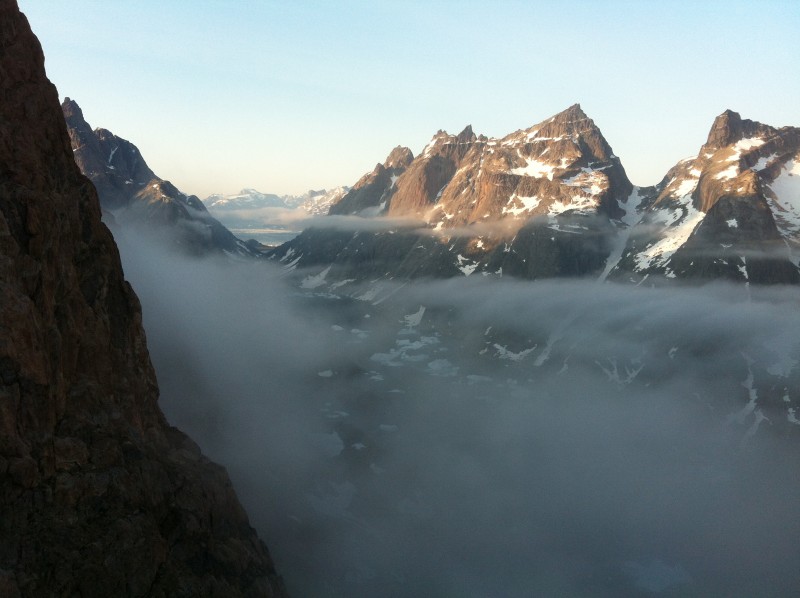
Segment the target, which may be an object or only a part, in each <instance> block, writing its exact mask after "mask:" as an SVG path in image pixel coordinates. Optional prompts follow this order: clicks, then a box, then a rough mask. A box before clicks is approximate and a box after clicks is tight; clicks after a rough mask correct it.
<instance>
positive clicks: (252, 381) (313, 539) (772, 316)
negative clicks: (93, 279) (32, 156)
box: [117, 233, 800, 597]
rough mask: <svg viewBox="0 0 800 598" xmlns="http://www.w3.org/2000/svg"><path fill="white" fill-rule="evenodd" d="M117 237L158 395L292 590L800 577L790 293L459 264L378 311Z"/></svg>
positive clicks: (668, 583) (586, 588)
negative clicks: (627, 282)
mask: <svg viewBox="0 0 800 598" xmlns="http://www.w3.org/2000/svg"><path fill="white" fill-rule="evenodd" d="M117 239H118V242H119V243H120V247H121V251H122V255H123V263H124V267H125V272H126V275H127V277H128V279H129V280H130V281H131V282H132V284H133V285H134V288H135V289H136V291H137V293H138V294H139V296H140V298H141V300H142V305H143V311H144V319H145V328H146V331H147V336H148V343H149V346H150V348H151V354H152V357H153V361H154V363H155V366H156V370H157V373H158V377H159V383H160V386H161V391H162V399H161V402H162V407H163V409H164V411H165V412H166V414H167V416H168V418H169V419H170V421H171V422H173V423H174V424H176V425H178V426H179V427H182V428H183V429H185V430H186V431H187V432H188V433H189V434H191V435H192V436H193V437H194V438H195V439H196V440H197V441H198V442H199V444H200V445H201V446H202V447H203V449H204V450H205V451H206V452H207V453H208V454H209V455H210V456H211V457H213V458H214V459H216V460H218V461H219V462H221V463H223V464H224V465H225V466H226V467H228V469H229V471H230V472H231V475H232V477H233V478H234V483H235V485H236V488H237V491H238V492H239V495H240V497H241V498H242V501H243V503H244V504H245V507H246V508H247V510H248V512H249V513H250V515H251V520H252V522H253V524H254V525H255V526H256V527H257V528H258V529H259V531H260V533H261V535H262V537H264V538H265V540H266V541H267V542H268V544H269V546H270V549H271V551H272V553H273V555H274V556H275V559H276V561H277V565H278V567H279V569H280V570H281V572H282V573H283V575H284V576H285V578H286V582H287V585H288V587H289V590H290V592H292V593H293V595H295V596H353V595H362V596H377V595H384V596H421V595H427V596H532V595H540V596H609V597H611V596H649V595H668V596H676V595H698V596H722V595H725V596H756V595H757V596H786V595H791V594H793V593H796V592H797V590H798V589H800V585H799V584H800V571H798V569H797V563H798V562H800V544H799V543H798V542H797V538H798V537H800V535H799V534H800V516H799V515H800V481H799V480H798V476H797V475H796V469H797V468H796V463H797V449H798V446H797V442H795V441H796V438H795V436H796V435H793V434H792V433H791V432H792V431H793V426H795V425H796V424H794V423H792V421H791V417H792V415H793V413H794V412H793V411H787V409H790V408H791V407H790V406H791V405H793V404H795V403H794V402H795V401H796V400H797V397H796V396H795V393H796V392H797V390H796V389H797V387H798V386H800V385H798V384H797V380H798V367H797V364H798V361H800V350H798V340H797V339H800V317H798V313H800V312H798V295H797V291H796V290H794V289H775V290H772V291H768V292H765V293H763V294H762V293H757V292H754V295H756V296H755V297H754V298H752V299H748V297H747V295H746V294H745V293H744V292H742V291H743V290H742V289H741V288H740V287H727V288H717V287H713V288H712V287H709V288H706V289H704V290H698V289H693V290H689V289H684V290H675V289H653V290H647V289H640V288H639V289H637V288H634V287H629V286H617V285H600V284H596V283H594V282H566V283H565V282H524V283H523V282H505V281H497V280H488V279H474V278H475V277H471V278H470V279H468V280H467V279H461V280H451V281H441V282H427V283H423V282H419V283H414V284H409V285H407V286H405V287H404V288H402V289H401V290H399V291H398V292H395V293H393V294H391V295H390V297H389V298H388V299H387V300H385V301H383V302H382V303H380V304H379V305H374V304H373V303H370V302H367V301H355V300H351V299H347V298H334V297H331V296H321V295H313V294H301V293H300V292H299V291H298V290H296V288H295V287H293V286H291V285H290V284H288V282H287V280H286V279H285V278H284V275H283V273H282V272H281V271H280V270H279V269H275V268H273V267H272V266H270V265H263V264H260V265H253V264H231V263H230V262H224V263H223V262H215V261H193V260H186V259H183V258H179V257H176V256H174V255H170V254H167V253H164V252H162V251H161V250H160V249H158V246H157V245H156V244H153V243H150V242H142V240H141V238H136V237H133V236H132V235H130V234H127V235H125V234H122V233H117ZM762 295H763V296H762ZM753 393H755V399H754V398H753ZM759 414H760V415H759Z"/></svg>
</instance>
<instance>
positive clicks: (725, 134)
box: [706, 109, 752, 147]
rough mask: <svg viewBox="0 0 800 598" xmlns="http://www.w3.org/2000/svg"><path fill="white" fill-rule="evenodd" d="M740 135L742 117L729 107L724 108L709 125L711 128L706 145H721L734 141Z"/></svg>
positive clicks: (739, 137)
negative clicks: (727, 108)
mask: <svg viewBox="0 0 800 598" xmlns="http://www.w3.org/2000/svg"><path fill="white" fill-rule="evenodd" d="M748 122H752V121H748ZM741 137H742V117H741V116H740V115H739V113H738V112H734V111H733V110H730V109H729V110H725V112H723V113H722V114H720V115H719V116H718V117H717V118H715V119H714V124H713V125H711V130H710V131H709V132H708V140H707V141H706V146H708V147H723V146H726V145H730V144H731V143H735V142H736V141H738V140H739V139H741Z"/></svg>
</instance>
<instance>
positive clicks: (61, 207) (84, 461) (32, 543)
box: [0, 0, 283, 596]
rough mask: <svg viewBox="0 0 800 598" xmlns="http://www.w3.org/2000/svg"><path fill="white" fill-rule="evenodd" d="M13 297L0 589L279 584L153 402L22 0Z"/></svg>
mask: <svg viewBox="0 0 800 598" xmlns="http://www.w3.org/2000/svg"><path fill="white" fill-rule="evenodd" d="M0 296H1V297H2V303H0V430H1V431H2V439H0V458H1V459H2V463H4V464H5V465H4V466H3V467H2V468H0V469H2V474H1V475H0V502H2V504H3V505H4V510H3V517H2V518H0V594H3V595H19V594H22V595H95V596H119V595H128V596H146V595H150V596H167V595H169V596H176V595H185V596H189V595H212V594H213V595H230V596H235V595H245V594H247V595H263V596H278V595H282V594H283V586H282V583H281V581H280V578H278V576H277V575H276V573H275V569H274V567H273V565H272V562H271V560H270V557H269V554H268V552H267V550H266V548H265V546H264V545H263V544H262V543H261V542H260V540H258V538H257V536H256V534H255V532H254V531H253V530H252V528H250V526H249V524H248V521H247V518H246V516H245V514H244V513H243V511H242V508H241V506H240V505H239V503H238V501H237V500H236V497H235V495H234V494H233V491H232V489H231V484H230V480H229V479H228V477H227V475H226V473H225V471H224V470H223V469H222V468H220V467H218V466H215V465H213V464H212V463H210V462H209V461H208V460H207V459H205V458H204V457H202V456H199V455H198V456H197V457H196V459H194V460H192V459H187V458H185V456H184V453H183V452H182V451H185V450H186V447H187V441H186V437H185V436H184V435H183V434H182V433H180V432H179V431H177V430H175V429H173V428H171V427H170V426H169V425H168V424H167V423H166V421H165V420H164V417H163V415H162V414H161V411H160V410H159V408H158V404H157V399H158V388H157V385H156V380H155V375H154V372H153V368H152V366H151V364H150V359H149V356H148V353H147V348H146V344H145V337H144V331H143V330H142V325H141V311H140V308H139V303H138V300H137V298H136V296H135V295H134V293H133V291H132V290H131V288H130V286H129V285H128V283H126V282H125V280H124V279H123V276H122V269H121V267H120V262H119V255H118V253H117V250H116V247H115V245H114V242H113V240H112V238H111V235H110V233H109V231H108V229H106V227H105V226H104V225H103V224H102V223H101V221H100V207H99V204H98V199H97V194H96V192H95V190H94V187H93V186H92V185H91V183H89V181H88V180H87V179H86V178H84V177H83V176H82V175H81V173H80V172H79V170H78V167H77V166H76V164H75V161H74V160H73V156H72V149H71V147H70V141H69V137H68V135H67V130H66V127H65V123H64V120H63V116H62V113H61V110H60V109H59V105H58V97H57V94H56V90H55V88H54V87H53V86H52V84H50V82H49V81H48V80H47V78H46V77H45V74H44V58H43V55H42V52H41V48H40V46H39V44H38V41H37V40H36V38H35V37H34V36H33V34H32V33H31V31H30V28H29V26H28V22H27V20H26V19H25V17H24V16H23V15H22V14H21V13H20V12H19V9H18V7H17V5H16V2H15V1H13V0H0ZM219 545H222V546H226V547H228V549H227V550H225V551H220V550H218V549H217V548H216V547H217V546H219Z"/></svg>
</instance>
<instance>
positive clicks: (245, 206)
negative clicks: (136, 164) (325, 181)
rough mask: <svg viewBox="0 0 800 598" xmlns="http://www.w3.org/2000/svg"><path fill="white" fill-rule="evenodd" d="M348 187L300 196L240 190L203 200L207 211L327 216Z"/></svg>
mask: <svg viewBox="0 0 800 598" xmlns="http://www.w3.org/2000/svg"><path fill="white" fill-rule="evenodd" d="M349 190H350V188H349V187H336V188H334V189H331V190H330V191H328V190H327V189H322V190H319V191H313V190H309V191H306V192H305V193H304V194H302V195H275V194H274V193H261V192H260V191H256V190H255V189H242V190H241V191H239V193H235V194H232V195H222V194H220V193H215V194H214V195H209V196H208V197H206V198H205V199H204V200H203V203H204V204H205V205H206V207H207V208H208V209H209V210H212V211H222V210H259V209H262V208H287V209H292V210H295V209H300V210H303V211H304V212H306V213H308V214H312V215H318V214H327V213H328V210H330V207H331V206H332V205H333V204H335V203H337V202H338V201H340V200H341V198H342V197H343V196H344V195H345V194H346V193H347V192H348V191H349Z"/></svg>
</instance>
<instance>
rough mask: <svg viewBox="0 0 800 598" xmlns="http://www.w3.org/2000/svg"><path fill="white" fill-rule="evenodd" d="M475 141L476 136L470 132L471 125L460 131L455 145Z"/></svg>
mask: <svg viewBox="0 0 800 598" xmlns="http://www.w3.org/2000/svg"><path fill="white" fill-rule="evenodd" d="M476 139H477V136H476V135H475V133H474V132H473V131H472V125H467V126H466V127H464V130H463V131H461V132H460V133H459V134H458V135H457V136H456V142H457V143H470V142H472V141H475V140H476Z"/></svg>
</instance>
